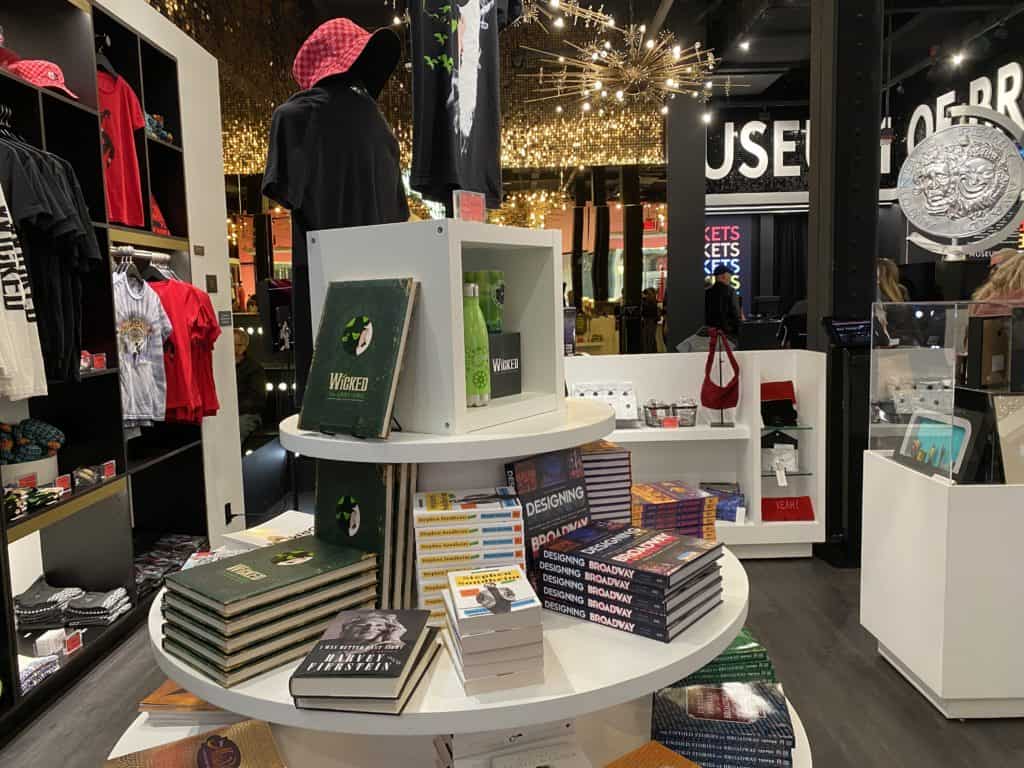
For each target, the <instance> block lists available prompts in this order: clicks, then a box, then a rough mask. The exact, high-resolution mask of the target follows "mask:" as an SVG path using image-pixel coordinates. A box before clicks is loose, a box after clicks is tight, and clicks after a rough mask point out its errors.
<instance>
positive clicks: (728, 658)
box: [672, 628, 777, 688]
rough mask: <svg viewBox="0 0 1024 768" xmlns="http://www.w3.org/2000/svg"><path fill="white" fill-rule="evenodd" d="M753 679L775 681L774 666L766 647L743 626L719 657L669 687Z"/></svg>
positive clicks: (741, 681) (753, 680)
mask: <svg viewBox="0 0 1024 768" xmlns="http://www.w3.org/2000/svg"><path fill="white" fill-rule="evenodd" d="M756 682H769V683H774V682H777V680H776V677H775V667H773V666H772V660H771V659H769V658H768V651H766V650H765V648H764V646H763V645H761V644H760V643H759V642H758V641H757V639H756V638H755V637H754V636H753V635H752V634H751V633H750V630H749V629H746V628H744V629H742V630H740V633H739V634H738V635H737V636H736V639H735V640H733V641H732V643H730V644H729V647H728V648H726V649H725V651H723V652H722V654H721V655H720V656H719V657H718V658H716V659H715V660H714V661H712V662H711V663H710V664H707V665H705V666H704V667H702V668H701V669H698V670H697V671H696V672H694V673H693V674H692V675H690V676H689V677H686V678H684V679H682V680H680V681H679V682H678V683H676V684H675V685H674V686H672V687H674V688H675V687H682V686H687V685H708V684H714V683H756Z"/></svg>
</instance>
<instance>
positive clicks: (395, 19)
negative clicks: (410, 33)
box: [391, 16, 402, 27]
mask: <svg viewBox="0 0 1024 768" xmlns="http://www.w3.org/2000/svg"><path fill="white" fill-rule="evenodd" d="M391 23H392V24H394V25H395V26H396V27H397V26H398V25H400V24H401V23H402V19H401V17H399V16H395V18H393V19H392V20H391Z"/></svg>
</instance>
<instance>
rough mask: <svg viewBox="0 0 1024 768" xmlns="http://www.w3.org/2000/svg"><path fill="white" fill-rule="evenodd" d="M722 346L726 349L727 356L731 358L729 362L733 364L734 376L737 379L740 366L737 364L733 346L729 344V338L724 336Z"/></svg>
mask: <svg viewBox="0 0 1024 768" xmlns="http://www.w3.org/2000/svg"><path fill="white" fill-rule="evenodd" d="M722 346H723V347H725V355H726V357H728V358H729V362H730V363H731V364H732V375H733V377H736V376H738V375H739V372H740V364H739V363H737V362H736V356H735V355H734V354H733V353H732V345H731V344H730V343H729V339H728V337H726V335H725V334H724V333H723V334H722Z"/></svg>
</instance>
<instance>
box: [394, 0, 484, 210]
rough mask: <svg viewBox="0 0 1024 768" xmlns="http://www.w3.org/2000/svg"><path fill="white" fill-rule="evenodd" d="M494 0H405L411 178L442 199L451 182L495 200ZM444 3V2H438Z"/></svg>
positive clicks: (417, 186) (448, 194)
mask: <svg viewBox="0 0 1024 768" xmlns="http://www.w3.org/2000/svg"><path fill="white" fill-rule="evenodd" d="M496 7H497V0H455V2H452V0H412V2H410V4H409V13H410V16H411V19H412V29H411V32H410V34H411V35H412V74H413V81H412V85H413V107H412V109H413V112H412V114H413V150H412V174H411V181H410V184H411V186H412V188H413V189H415V190H416V191H418V192H420V193H421V194H422V195H423V196H424V197H425V198H427V199H428V200H436V201H438V202H442V203H445V204H448V203H450V202H451V193H452V190H455V189H467V190H470V191H472V192H483V193H484V194H485V195H486V196H487V206H488V207H489V208H498V207H500V205H501V114H500V101H499V70H498V14H497V8H496ZM446 8H448V9H450V10H443V9H446Z"/></svg>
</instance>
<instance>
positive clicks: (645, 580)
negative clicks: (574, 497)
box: [540, 523, 722, 643]
mask: <svg viewBox="0 0 1024 768" xmlns="http://www.w3.org/2000/svg"><path fill="white" fill-rule="evenodd" d="M721 556H722V545H721V544H720V543H714V542H710V541H705V540H703V539H697V538H693V537H691V536H678V535H676V534H673V533H669V532H667V531H652V530H647V529H644V528H634V527H628V526H623V525H618V524H613V523H594V524H593V525H590V526H587V527H586V528H580V529H578V530H576V531H573V532H571V533H568V534H566V535H565V536H563V537H562V538H560V539H557V540H555V541H553V542H552V543H551V544H548V545H547V546H545V547H544V548H542V549H541V563H540V568H541V585H542V586H541V600H542V602H543V604H544V607H545V608H547V609H548V610H551V611H557V612H558V613H563V614H565V615H568V616H575V617H577V618H580V619H585V620H587V621H592V622H594V623H595V624H601V625H603V626H606V627H611V628H613V629H619V630H622V631H625V632H632V633H633V634H636V635H641V636H643V637H649V638H652V639H654V640H660V641H661V642H664V643H668V642H671V641H672V640H673V639H674V638H675V637H676V636H677V635H678V634H679V633H680V632H682V631H683V630H685V629H687V628H688V627H690V626H692V625H693V624H694V623H695V622H696V621H698V620H699V619H701V618H702V617H703V616H705V615H707V614H708V613H710V612H711V611H712V610H713V609H714V608H715V607H716V606H718V604H719V603H721V602H722V576H721V573H720V571H719V567H718V559H719V558H720V557H721Z"/></svg>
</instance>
